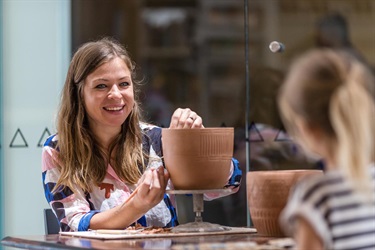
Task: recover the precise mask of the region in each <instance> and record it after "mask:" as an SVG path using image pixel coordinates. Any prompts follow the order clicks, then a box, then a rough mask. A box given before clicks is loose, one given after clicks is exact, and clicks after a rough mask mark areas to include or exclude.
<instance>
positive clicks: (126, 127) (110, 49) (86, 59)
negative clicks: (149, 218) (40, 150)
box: [55, 38, 144, 191]
mask: <svg viewBox="0 0 375 250" xmlns="http://www.w3.org/2000/svg"><path fill="white" fill-rule="evenodd" d="M116 57H118V58H121V59H122V60H124V62H125V63H126V65H127V66H128V68H129V70H130V71H131V74H132V82H133V84H134V92H135V93H134V96H135V105H134V108H133V110H132V111H131V113H130V114H129V116H128V118H127V119H126V121H125V122H124V123H123V124H122V129H121V132H120V133H119V134H118V136H117V138H116V139H115V140H114V141H113V142H112V143H111V145H110V147H109V152H106V151H105V150H103V149H102V148H100V147H99V145H98V143H97V141H96V139H95V136H94V135H93V134H92V133H91V131H90V130H89V126H88V119H87V114H86V112H85V108H84V103H83V98H82V90H83V85H84V81H85V79H86V77H87V76H88V75H89V74H90V73H92V72H93V71H94V70H95V69H97V68H98V67H99V66H101V65H102V64H104V63H106V62H108V61H110V60H112V59H113V58H116ZM138 86H139V82H137V81H136V79H135V65H134V63H133V62H132V60H131V59H130V57H129V55H128V52H127V51H126V49H125V48H124V47H123V46H122V45H121V44H120V43H119V42H117V41H116V40H114V39H111V38H103V39H100V40H98V41H93V42H88V43H85V44H83V45H82V46H81V47H80V48H79V49H78V50H77V52H76V53H75V54H74V56H73V58H72V61H71V63H70V66H69V69H68V73H67V77H66V81H65V85H64V88H63V92H62V96H61V102H60V109H59V112H58V117H57V132H58V144H57V146H58V150H59V155H58V159H57V162H56V164H57V165H58V168H59V170H60V172H61V176H60V178H59V180H58V182H57V184H56V188H61V187H64V186H68V187H69V188H71V189H73V190H75V191H76V189H77V188H81V189H82V190H83V191H90V190H91V188H90V187H91V186H92V185H99V184H100V183H101V182H102V181H103V179H104V177H105V175H106V172H107V166H108V164H109V163H111V166H112V167H113V169H114V170H115V172H116V174H117V175H118V176H119V177H120V178H121V179H122V180H123V181H124V182H125V183H129V184H135V183H136V182H137V181H138V179H139V178H140V176H141V174H142V172H143V170H144V166H143V160H142V159H143V152H142V146H141V145H142V132H141V129H140V126H139V122H140V107H139V103H138V100H137V92H138V91H139V90H138V89H139V87H138ZM56 188H55V190H56Z"/></svg>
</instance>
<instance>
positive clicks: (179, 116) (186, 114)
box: [169, 108, 204, 128]
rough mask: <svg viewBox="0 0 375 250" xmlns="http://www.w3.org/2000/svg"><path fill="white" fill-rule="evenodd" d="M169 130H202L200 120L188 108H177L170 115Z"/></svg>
mask: <svg viewBox="0 0 375 250" xmlns="http://www.w3.org/2000/svg"><path fill="white" fill-rule="evenodd" d="M169 128H204V126H203V121H202V118H201V117H200V116H199V115H198V114H197V113H195V112H194V111H192V110H190V109H189V108H186V109H182V108H178V109H176V111H175V112H174V113H173V115H172V119H171V124H170V125H169Z"/></svg>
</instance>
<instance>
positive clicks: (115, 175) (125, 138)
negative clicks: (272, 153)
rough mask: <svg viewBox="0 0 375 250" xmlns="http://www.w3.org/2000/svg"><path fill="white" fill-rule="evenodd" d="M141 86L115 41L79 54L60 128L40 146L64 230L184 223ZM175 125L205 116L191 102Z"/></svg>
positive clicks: (190, 124)
mask: <svg viewBox="0 0 375 250" xmlns="http://www.w3.org/2000/svg"><path fill="white" fill-rule="evenodd" d="M138 91H139V84H138V82H137V81H136V80H135V74H134V64H133V62H132V61H131V59H130V58H129V56H128V53H127V51H126V50H125V49H124V47H123V46H121V44H119V43H118V42H117V41H115V40H113V39H110V38H104V39H101V40H98V41H94V42H88V43H86V44H83V45H82V46H81V47H80V48H79V49H78V50H77V52H76V53H75V54H74V56H73V58H72V61H71V63H70V66H69V70H68V73H67V77H66V81H65V85H64V88H63V91H62V97H61V103H60V108H59V112H58V118H57V134H55V135H52V136H50V137H49V138H48V139H47V141H46V142H45V144H44V148H43V153H42V165H43V166H42V170H43V172H42V178H43V185H44V190H45V196H46V199H47V201H48V203H49V204H50V206H51V208H52V209H53V211H54V213H55V214H56V216H57V218H58V221H59V224H60V230H62V231H86V230H88V229H99V228H102V229H124V228H126V227H127V226H129V225H131V224H133V223H135V222H138V223H139V224H141V225H142V226H158V227H172V226H176V225H177V224H178V221H177V213H176V209H175V204H174V199H173V197H172V196H170V195H168V194H166V193H165V190H166V189H169V188H171V185H172V184H171V183H170V181H169V175H168V172H167V171H166V170H165V168H164V166H163V162H162V150H161V149H162V146H161V128H160V127H157V126H153V125H150V124H146V123H144V122H142V121H141V115H140V108H139V103H138V99H137V94H138ZM170 128H187V129H190V128H191V129H194V128H203V123H202V119H201V117H200V116H199V115H197V114H196V113H195V112H193V111H191V110H190V109H177V110H176V111H175V112H174V113H173V115H172V118H171V123H170ZM233 162H234V164H232V167H231V171H230V172H228V185H227V186H231V187H232V188H234V189H236V188H238V185H239V180H240V179H241V172H240V171H239V169H238V166H237V164H236V161H235V160H233ZM135 190H136V191H135ZM208 198H210V197H208ZM212 198H215V197H212Z"/></svg>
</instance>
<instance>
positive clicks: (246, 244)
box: [1, 234, 293, 250]
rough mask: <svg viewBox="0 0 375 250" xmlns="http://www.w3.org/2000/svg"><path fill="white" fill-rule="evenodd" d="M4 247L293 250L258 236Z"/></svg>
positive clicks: (45, 239) (22, 240) (28, 241)
mask: <svg viewBox="0 0 375 250" xmlns="http://www.w3.org/2000/svg"><path fill="white" fill-rule="evenodd" d="M1 244H2V245H4V246H10V247H15V248H24V249H111V250H117V249H174V250H179V249H183V250H190V249H192V250H193V249H194V250H200V249H216V250H217V249H246V250H252V249H254V250H255V249H256V250H258V249H272V250H281V249H290V247H292V245H293V244H292V243H291V241H290V239H289V238H271V237H265V236H261V235H258V234H232V235H225V234H224V235H205V236H183V237H159V238H147V239H116V240H100V239H90V238H81V237H71V236H62V235H59V234H52V235H34V236H8V237H5V238H3V239H2V241H1Z"/></svg>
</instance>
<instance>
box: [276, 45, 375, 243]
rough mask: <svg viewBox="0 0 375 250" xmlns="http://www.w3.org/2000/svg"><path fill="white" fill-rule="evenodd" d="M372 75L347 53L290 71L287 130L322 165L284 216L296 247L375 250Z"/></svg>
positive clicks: (322, 55)
mask: <svg viewBox="0 0 375 250" xmlns="http://www.w3.org/2000/svg"><path fill="white" fill-rule="evenodd" d="M374 88H375V80H374V76H373V75H372V74H371V72H370V71H369V69H368V67H366V66H365V65H364V64H363V63H361V62H360V61H359V60H358V59H355V58H354V57H353V56H349V54H347V53H346V54H345V53H344V52H338V51H333V50H315V51H311V52H309V53H307V54H306V55H304V56H302V57H301V58H300V59H298V60H297V61H295V62H294V64H293V65H292V67H291V69H290V72H289V74H288V77H287V79H286V81H285V83H284V86H283V87H282V90H281V92H280V95H279V106H280V109H281V113H282V117H283V119H284V121H285V123H286V126H287V128H288V131H289V132H290V133H291V134H292V135H294V136H295V137H296V139H298V140H300V142H301V144H302V145H303V146H304V148H305V149H306V150H307V151H309V152H311V153H313V154H314V155H319V156H320V157H322V158H323V159H324V162H325V170H326V171H325V174H324V175H323V176H316V177H312V178H308V179H306V180H303V181H302V182H300V183H298V184H297V185H296V187H295V188H294V191H293V192H292V194H291V196H290V199H289V201H288V204H287V206H286V207H285V209H284V211H283V213H282V214H281V217H280V220H281V223H282V227H283V228H284V229H285V230H286V232H288V233H289V234H291V235H294V237H295V239H296V242H297V247H298V249H374V248H375V237H374V235H375V165H374V162H375V141H374V138H375V119H374V117H375V102H374V93H375V91H374Z"/></svg>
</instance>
